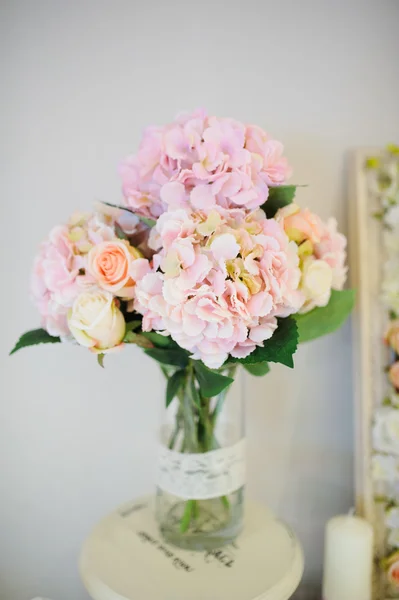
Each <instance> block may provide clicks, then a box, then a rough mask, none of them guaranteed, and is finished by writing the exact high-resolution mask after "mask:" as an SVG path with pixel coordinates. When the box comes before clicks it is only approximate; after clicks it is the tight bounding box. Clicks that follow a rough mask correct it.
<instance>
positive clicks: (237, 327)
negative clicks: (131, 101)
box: [12, 110, 354, 550]
mask: <svg viewBox="0 0 399 600" xmlns="http://www.w3.org/2000/svg"><path fill="white" fill-rule="evenodd" d="M120 174H121V177H122V190H123V200H122V203H121V205H117V206H116V205H113V204H108V203H102V204H99V205H97V206H96V208H95V211H94V212H92V213H81V212H77V213H74V214H73V215H72V216H71V217H70V219H69V220H68V221H67V222H66V223H65V224H63V225H59V226H56V227H54V228H53V229H52V230H51V232H50V234H49V236H48V238H47V239H46V240H45V241H44V242H43V243H42V245H41V247H40V250H39V252H38V254H37V256H36V258H35V261H34V266H33V274H32V285H31V293H32V297H33V299H34V301H35V304H36V306H37V308H38V311H39V313H40V315H41V321H42V328H41V329H36V330H33V331H30V332H27V333H25V334H24V335H23V336H22V337H21V338H20V339H19V340H18V342H17V344H16V346H15V347H14V349H13V350H12V353H15V352H16V351H17V350H20V349H21V348H23V347H26V346H31V345H36V344H40V343H58V342H69V343H74V344H76V345H79V346H81V347H84V348H86V349H88V350H89V351H91V353H92V354H94V355H95V356H97V360H98V362H99V364H100V365H101V366H104V358H105V357H106V356H107V355H108V354H109V353H117V352H118V351H123V349H124V348H126V346H128V345H129V344H136V345H139V346H140V347H141V348H142V349H143V351H144V352H145V353H146V355H147V356H149V357H150V358H152V359H154V360H155V361H156V362H157V363H158V365H159V366H160V368H161V371H162V373H163V375H164V376H165V382H166V386H165V388H166V389H165V392H166V393H165V403H164V406H165V409H164V411H165V422H164V425H163V426H162V429H161V448H160V467H159V475H158V482H157V483H158V486H157V495H156V516H157V521H158V524H159V527H160V529H161V532H162V534H163V536H164V538H165V539H166V540H167V541H169V542H171V543H173V544H175V545H177V546H180V547H183V548H188V549H196V550H198V549H209V548H212V547H220V546H221V545H223V544H227V543H230V542H232V541H233V540H234V539H235V538H236V536H237V535H238V533H239V532H240V531H241V528H242V524H243V502H244V501H243V498H244V483H245V440H244V431H243V429H244V427H243V423H244V420H243V402H242V400H243V398H242V394H241V395H240V393H239V392H238V393H237V394H235V393H234V389H236V388H237V386H236V385H235V384H236V383H237V382H239V380H240V372H242V371H243V369H245V370H246V371H248V372H249V373H250V374H251V375H255V376H262V375H265V374H267V372H268V370H269V363H270V362H277V363H281V364H284V365H286V366H288V367H291V368H292V367H293V364H294V363H293V355H294V353H295V351H296V348H297V345H298V342H304V341H308V340H312V339H314V338H317V337H319V336H321V335H325V334H327V333H330V332H332V331H334V330H335V329H337V328H338V327H339V326H340V325H341V324H342V323H343V322H344V321H345V320H346V318H347V317H348V315H349V313H350V312H351V310H352V307H353V296H354V294H353V292H352V291H351V290H344V289H343V287H344V284H345V280H346V275H347V266H346V238H345V236H343V235H342V234H341V233H340V232H339V231H338V229H337V223H336V221H335V219H333V218H330V219H328V220H327V221H323V220H322V219H321V218H320V217H319V216H318V215H316V214H314V213H312V212H311V211H310V210H308V209H307V208H301V207H299V206H298V205H297V204H296V203H295V202H294V197H295V191H296V186H294V185H289V184H288V183H287V180H288V178H289V176H290V174H291V168H290V166H289V164H288V162H287V159H286V158H285V156H284V153H283V146H282V144H281V143H280V142H279V141H277V140H275V139H274V138H272V137H271V136H269V135H268V134H266V133H265V132H264V131H263V130H262V129H261V128H259V127H257V126H254V125H244V124H243V123H240V122H239V121H236V120H233V119H225V118H217V117H213V116H208V115H207V114H206V113H205V111H202V110H199V111H196V112H194V113H191V114H186V115H182V116H180V117H178V118H177V119H176V120H175V121H174V122H172V123H171V124H169V125H166V126H164V127H149V128H148V129H147V130H146V131H145V133H144V135H143V138H142V141H141V144H140V146H139V149H138V152H137V153H136V154H135V155H133V156H130V157H128V158H127V159H126V160H125V161H124V162H123V163H122V164H121V166H120ZM241 367H242V368H241ZM227 392H228V400H227V401H225V400H226V394H227ZM240 396H241V397H240Z"/></svg>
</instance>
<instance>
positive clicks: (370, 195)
mask: <svg viewBox="0 0 399 600" xmlns="http://www.w3.org/2000/svg"><path fill="white" fill-rule="evenodd" d="M389 152H391V153H392V157H391V155H390V154H389ZM395 152H396V153H397V152H398V149H397V148H396V147H395V146H392V145H391V146H390V150H388V154H387V150H384V149H381V148H362V149H359V150H356V151H355V152H353V154H352V157H351V165H350V180H349V198H348V200H349V208H350V214H349V217H350V219H349V225H350V227H349V262H350V272H351V286H352V287H354V288H356V290H357V302H356V310H355V312H354V315H353V347H354V395H355V459H356V460H355V495H356V511H357V513H358V514H359V515H361V516H364V517H365V518H366V519H367V520H368V521H369V522H370V523H371V524H372V525H373V528H374V533H375V582H374V599H375V600H381V599H384V598H387V597H389V598H399V578H398V581H396V582H394V581H393V579H394V578H396V569H398V571H397V572H398V574H399V542H398V543H396V541H395V540H394V537H395V536H396V537H398V540H399V534H397V533H396V531H397V530H398V531H399V522H398V523H397V524H395V528H394V529H392V528H391V525H392V522H393V517H395V518H396V517H397V516H398V515H399V508H396V507H399V431H398V440H395V439H393V436H392V435H391V434H390V436H388V438H392V439H388V440H387V442H386V443H385V441H384V437H383V436H384V432H383V429H382V428H383V426H384V424H388V425H389V423H391V422H393V421H395V422H397V421H398V419H399V404H397V403H396V402H397V397H398V398H399V395H398V390H397V388H396V390H395V387H393V386H392V384H391V383H390V379H389V375H388V374H387V367H388V366H389V365H392V364H394V362H395V361H397V360H398V354H397V353H396V352H394V351H393V350H392V348H390V344H387V343H385V342H384V334H385V332H386V331H387V328H388V326H389V324H390V323H393V322H394V321H393V319H394V316H395V315H393V312H392V310H391V309H390V308H389V306H388V305H387V302H386V300H384V297H383V296H384V294H383V291H384V290H386V280H387V277H388V276H390V274H388V275H387V268H386V267H387V265H388V262H387V261H389V260H392V255H391V254H389V255H388V254H387V248H388V240H389V239H390V242H389V243H391V242H392V240H396V239H398V250H397V256H398V265H399V223H398V224H397V225H396V224H395V227H394V228H393V229H391V228H390V226H388V225H387V221H388V220H389V218H390V216H391V214H392V213H391V212H390V211H393V210H394V207H396V204H395V203H394V202H398V207H399V195H398V193H399V175H398V172H399V169H398V168H397V167H395V169H396V170H395V169H394V168H393V169H392V173H391V170H390V166H387V165H390V162H389V161H390V160H391V158H392V161H393V164H396V161H397V166H399V158H398V157H397V154H395ZM386 161H388V162H386ZM384 169H385V170H386V173H385V175H386V179H385V183H384V181H383V177H385V175H384ZM391 175H392V178H393V182H392V185H391V187H389V186H388V187H386V188H385V189H384V191H383V192H381V190H380V188H379V186H380V184H381V186H382V185H383V184H384V185H387V183H389V181H390V178H391ZM395 178H396V180H395ZM391 196H392V197H391ZM395 210H396V209H395ZM398 211H399V208H398ZM398 211H396V212H398ZM395 215H396V213H395ZM389 236H390V237H389ZM390 252H391V250H390ZM395 252H396V250H395ZM395 260H396V258H395ZM395 285H396V283H395ZM398 289H399V270H398ZM384 293H385V292H384ZM398 296H399V292H398ZM396 312H397V311H396ZM398 422H399V421H398ZM391 429H392V427H391ZM392 431H393V429H392ZM381 432H382V433H381ZM391 433H392V432H391ZM381 436H382V437H381ZM381 440H382V441H381ZM384 464H386V465H387V469H388V465H393V470H392V474H390V475H389V477H388V479H389V480H388V479H387V476H386V474H382V473H381V465H384ZM389 468H391V467H389ZM379 469H380V470H379ZM383 477H385V479H383ZM398 519H399V516H398ZM387 523H389V526H388V525H387ZM392 532H393V533H392ZM393 543H395V545H393ZM396 554H398V556H397V557H396ZM397 559H398V560H397ZM396 564H397V566H395V565H396Z"/></svg>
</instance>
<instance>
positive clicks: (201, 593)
mask: <svg viewBox="0 0 399 600" xmlns="http://www.w3.org/2000/svg"><path fill="white" fill-rule="evenodd" d="M80 573H81V577H82V580H83V583H84V585H85V587H86V589H87V591H88V593H89V594H90V596H91V597H92V598H93V600H288V598H290V597H291V595H292V594H293V593H294V591H295V590H296V588H297V586H298V584H299V582H300V580H301V577H302V573H303V554H302V549H301V546H300V544H299V542H298V540H297V538H296V537H295V535H294V533H293V532H292V531H291V530H290V529H289V528H288V527H287V526H286V525H284V523H282V522H281V521H278V520H277V519H275V518H274V516H273V514H272V513H271V512H270V511H269V510H268V509H266V508H265V507H263V506H261V505H259V504H256V503H251V502H248V503H247V509H246V516H245V527H244V531H243V533H242V534H241V535H240V536H239V537H238V539H237V540H236V542H235V543H234V544H232V545H229V546H225V547H224V548H221V549H219V550H216V551H211V552H208V553H206V552H189V551H187V550H181V549H180V548H176V547H174V546H170V545H167V544H166V543H164V541H163V540H162V538H161V536H160V534H159V532H158V529H157V525H156V522H155V520H154V516H153V506H152V499H150V498H143V499H141V500H136V501H135V502H130V503H128V504H125V505H123V506H122V507H120V508H119V509H117V510H116V511H115V512H113V513H111V514H110V515H108V516H107V517H105V518H104V519H103V520H102V521H100V522H99V523H98V524H97V525H96V527H95V528H94V530H93V531H92V533H91V534H90V536H89V537H88V539H87V540H86V541H85V543H84V545H83V548H82V552H81V557H80Z"/></svg>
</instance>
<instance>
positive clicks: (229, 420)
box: [156, 362, 245, 550]
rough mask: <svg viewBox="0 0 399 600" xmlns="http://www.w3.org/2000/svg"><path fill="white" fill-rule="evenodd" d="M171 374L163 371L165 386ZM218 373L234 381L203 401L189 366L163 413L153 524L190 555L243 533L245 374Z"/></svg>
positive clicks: (235, 371)
mask: <svg viewBox="0 0 399 600" xmlns="http://www.w3.org/2000/svg"><path fill="white" fill-rule="evenodd" d="M163 370H164V369H163ZM175 373H176V369H174V370H173V369H171V370H168V371H166V370H164V374H165V375H166V377H167V378H168V381H169V380H170V378H171V377H172V376H173V375H174V374H175ZM220 373H221V374H223V375H225V376H229V377H231V378H234V382H233V383H232V384H231V385H230V386H229V387H228V388H226V389H224V390H223V391H222V392H221V393H220V394H218V395H217V396H214V397H211V398H209V397H205V396H204V394H203V393H201V388H203V385H201V386H200V384H199V381H198V378H197V374H196V371H195V369H194V368H193V363H191V362H190V364H189V366H188V367H187V368H186V369H185V370H184V374H183V373H181V375H180V376H181V377H182V383H181V385H180V387H179V391H178V392H177V394H176V395H175V397H173V400H172V401H171V402H170V404H169V405H168V406H167V407H166V408H165V409H164V411H163V413H164V417H163V420H162V427H161V448H160V459H159V470H158V482H157V485H158V487H157V495H156V519H157V521H158V524H159V528H160V531H161V533H162V535H163V537H164V539H165V540H166V541H167V542H169V543H171V544H173V545H175V546H179V547H181V548H185V549H190V550H211V549H214V548H217V547H220V546H223V545H225V544H229V543H231V542H232V541H234V539H235V538H236V537H237V535H238V534H239V533H240V531H241V529H242V522H243V508H244V507H243V503H244V482H245V441H244V429H245V427H244V373H243V372H241V369H237V368H236V366H235V365H233V366H230V367H229V368H227V369H225V370H223V371H220ZM175 379H176V376H175ZM170 385H171V384H170V383H169V386H170Z"/></svg>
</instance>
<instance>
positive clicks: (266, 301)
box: [247, 292, 273, 317]
mask: <svg viewBox="0 0 399 600" xmlns="http://www.w3.org/2000/svg"><path fill="white" fill-rule="evenodd" d="M247 308H248V310H249V312H250V313H251V315H252V316H253V317H265V316H266V315H268V314H269V313H270V311H271V310H272V308H273V299H272V297H271V295H270V294H269V293H268V292H258V293H257V294H255V295H254V296H252V298H251V299H250V300H249V301H248V304H247Z"/></svg>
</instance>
